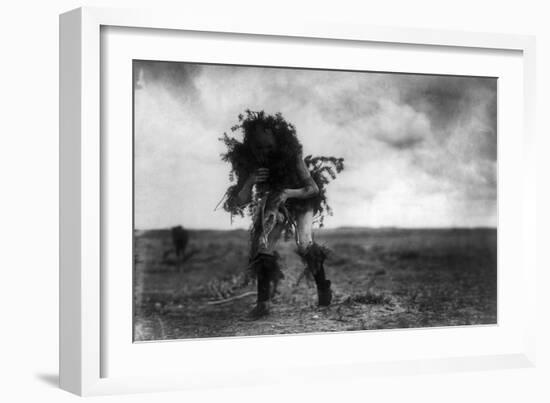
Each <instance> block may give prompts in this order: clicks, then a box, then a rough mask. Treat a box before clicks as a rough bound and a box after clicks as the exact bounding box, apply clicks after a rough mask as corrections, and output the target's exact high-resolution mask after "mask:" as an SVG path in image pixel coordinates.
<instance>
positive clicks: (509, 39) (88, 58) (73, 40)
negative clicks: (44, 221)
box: [59, 8, 537, 395]
mask: <svg viewBox="0 0 550 403" xmlns="http://www.w3.org/2000/svg"><path fill="white" fill-rule="evenodd" d="M105 27H119V28H136V29H137V28H140V29H143V28H146V29H155V30H171V32H174V31H179V32H194V33H195V35H199V36H200V33H205V34H206V33H218V34H219V35H228V36H231V35H233V36H235V35H236V36H243V37H244V36H246V37H253V38H255V40H258V41H261V40H268V39H269V40H277V38H286V39H291V40H296V41H302V40H304V41H306V42H307V41H315V40H319V41H321V40H322V41H331V46H335V47H338V46H340V45H339V44H345V43H358V44H361V43H378V44H379V45H380V46H386V45H387V46H389V45H392V44H393V45H395V44H399V45H400V46H404V47H406V46H421V47H433V48H434V49H435V48H437V49H443V48H444V49H451V50H453V49H457V50H460V49H469V50H471V51H472V52H474V53H478V54H483V53H484V52H490V51H503V52H506V51H510V52H516V53H515V54H516V56H517V57H519V58H520V59H517V57H516V62H517V61H518V60H520V65H521V69H520V70H513V71H512V70H511V71H512V72H511V73H510V74H516V75H517V74H518V73H516V72H517V71H521V76H520V77H516V79H520V81H521V85H522V86H521V87H518V88H517V89H518V91H519V92H520V93H521V94H522V98H521V100H519V101H518V102H520V103H521V105H522V110H521V114H520V115H521V116H520V117H519V118H518V119H519V120H518V121H516V122H515V123H514V124H516V123H517V124H519V125H520V126H519V132H520V133H516V134H511V136H513V137H514V141H515V143H513V144H510V146H511V147H510V148H511V149H513V145H514V144H515V145H518V146H519V147H520V148H521V149H520V150H518V152H521V157H518V161H517V162H518V164H519V166H520V168H521V169H518V170H517V172H516V173H515V174H510V170H509V169H506V166H504V167H502V166H500V165H499V192H501V191H504V192H506V191H507V190H506V189H507V186H505V187H504V188H502V186H500V185H501V182H500V181H501V180H502V181H506V182H504V183H505V184H507V183H508V182H507V181H508V177H510V178H511V179H510V181H511V182H510V183H511V184H513V185H517V186H521V187H520V190H521V191H519V192H516V193H517V196H515V198H514V200H513V201H510V203H508V204H507V205H502V206H501V205H500V204H499V215H500V214H503V215H504V216H508V215H510V212H511V211H517V209H518V208H519V209H521V211H518V214H519V216H518V217H519V218H516V219H515V221H514V222H513V223H512V224H510V226H509V228H513V229H514V230H516V231H515V232H518V231H519V234H517V236H518V237H521V242H520V243H521V245H522V246H521V248H520V250H519V251H518V252H517V253H516V254H515V255H514V256H513V261H514V262H518V263H519V265H520V269H521V276H520V277H521V279H520V280H519V281H518V282H517V283H516V287H517V288H518V289H519V291H518V292H519V293H520V294H521V296H522V298H521V300H522V302H521V304H522V305H521V307H522V308H525V309H523V312H535V309H534V306H535V291H536V275H537V273H536V264H535V260H534V256H535V252H534V247H535V246H534V245H532V243H531V242H529V240H528V234H532V233H535V229H536V228H535V223H536V215H535V214H536V213H535V209H534V200H535V182H534V179H533V178H534V177H535V175H534V172H535V161H534V158H532V155H533V153H534V132H533V130H534V90H535V72H534V69H535V62H534V57H535V54H534V52H535V42H534V38H533V37H530V36H521V35H507V34H489V33H468V32H457V31H443V30H437V31H429V30H417V29H406V28H382V27H369V26H362V25H347V24H341V23H327V22H320V21H314V20H310V21H307V20H306V21H303V20H302V21H300V22H296V21H292V20H289V21H276V22H275V21H273V22H271V21H269V20H262V21H254V20H251V19H246V18H245V17H243V18H241V19H235V18H231V19H223V20H222V19H220V20H214V19H204V18H197V17H196V16H193V15H174V14H171V13H169V12H162V11H151V10H114V9H103V8H80V9H77V10H73V11H70V12H68V13H65V14H62V15H61V16H60V329H59V331H60V385H61V387H62V388H63V389H65V390H68V391H70V392H73V393H76V394H79V395H97V394H113V393H130V392H132V393H134V392H140V391H161V390H172V389H185V388H194V387H214V386H224V385H230V384H231V385H242V386H244V385H248V384H255V383H262V382H273V381H276V382H294V381H297V380H298V381H300V380H304V379H316V380H319V379H326V380H327V381H329V380H334V379H345V378H346V377H357V376H369V374H380V373H384V374H390V375H393V374H411V373H418V372H438V371H456V370H460V371H463V370H476V369H490V368H511V367H515V368H517V367H528V366H533V365H534V363H535V345H534V338H535V320H534V318H533V317H529V316H524V317H523V318H522V321H521V322H519V321H517V322H516V321H514V322H513V323H512V324H511V325H510V327H509V330H510V331H509V332H508V330H506V329H508V328H507V327H506V325H505V324H503V323H502V322H501V321H500V320H499V326H496V327H490V328H484V329H478V331H477V333H473V332H472V331H470V329H465V328H461V329H452V330H450V331H449V334H448V335H446V333H445V332H447V330H442V329H417V330H410V331H406V332H402V331H388V332H385V333H384V332H372V331H370V332H369V331H367V332H353V334H349V335H346V336H345V337H346V339H345V340H346V341H345V342H346V343H363V342H365V341H366V340H367V338H368V342H369V343H371V342H373V341H376V340H379V341H380V339H382V338H384V339H394V340H395V342H396V343H403V341H404V340H405V341H407V342H410V343H411V345H415V343H420V344H422V340H428V339H429V340H432V339H430V338H433V340H439V339H441V340H443V338H444V337H449V339H445V340H451V338H454V339H457V338H458V339H459V340H464V343H466V344H467V347H468V348H466V349H465V350H463V352H461V351H462V350H460V351H459V350H453V351H451V349H448V348H447V350H446V347H445V346H440V348H438V349H434V350H433V352H432V354H428V353H425V354H419V355H417V356H411V355H404V353H403V352H400V350H399V349H396V351H395V354H394V355H393V356H392V357H388V358H387V359H382V358H377V359H366V358H365V357H363V356H361V355H360V354H359V355H356V356H349V357H348V356H346V353H345V352H344V353H342V354H340V355H341V356H342V360H340V359H339V357H338V356H337V355H334V359H333V360H331V359H329V360H327V361H326V362H316V360H315V357H314V356H312V355H309V353H308V349H307V345H308V344H309V343H310V342H309V341H308V340H314V341H318V340H319V339H318V338H319V335H300V336H292V337H286V336H285V337H267V338H266V337H260V338H242V339H241V340H238V341H236V340H219V341H216V342H205V341H185V342H182V343H176V342H174V343H150V344H148V347H144V349H147V351H143V352H142V353H143V354H145V355H144V356H149V358H150V359H152V360H154V359H157V358H158V357H164V358H160V361H158V360H157V361H155V364H153V361H151V362H150V363H148V364H147V365H151V366H153V365H159V362H160V363H161V364H162V365H163V367H166V368H169V370H167V371H165V372H163V371H158V374H157V375H153V374H149V373H147V372H144V373H138V374H136V373H130V372H127V373H126V372H125V371H127V369H125V368H124V367H120V369H119V370H117V371H110V370H109V371H107V370H106V367H105V366H106V364H105V361H106V360H107V358H109V357H110V355H114V353H113V351H118V349H119V348H121V349H122V346H118V345H116V344H113V343H112V341H111V340H110V339H109V336H107V335H106V329H105V327H106V326H108V325H109V324H110V322H109V321H108V320H106V319H105V318H106V317H108V316H109V315H110V305H109V304H107V303H106V296H107V294H108V293H107V291H106V290H105V284H104V280H105V277H108V276H106V273H105V272H104V271H102V270H105V259H106V257H105V256H106V250H107V245H106V244H105V243H104V242H105V241H104V236H103V231H104V230H103V229H102V228H103V227H105V226H106V223H105V220H107V219H109V218H108V217H106V216H105V214H102V208H103V206H104V203H105V200H104V199H105V198H106V196H105V191H106V189H109V188H108V187H107V184H106V183H107V178H108V175H109V171H108V170H107V169H106V166H105V159H106V158H107V157H106V156H105V154H106V153H105V149H104V147H105V144H106V143H108V141H105V139H102V136H101V133H102V132H104V131H105V130H106V129H107V127H106V126H104V124H105V122H103V121H102V119H103V118H104V116H103V115H104V114H102V108H103V106H104V105H103V98H102V92H103V93H106V92H108V91H109V88H105V86H108V85H109V83H105V82H104V81H102V76H101V75H102V67H101V66H102V61H101V55H102V54H104V53H102V46H104V45H105V43H104V42H102V37H101V32H102V29H104V28H105ZM159 40H160V39H159ZM306 45H307V44H306ZM518 55H519V56H518ZM457 57H460V56H457ZM516 64H517V63H516ZM458 68H459V69H460V67H458ZM128 74H129V76H128V77H129V78H128V81H130V80H131V72H130V71H129V72H128ZM521 90H523V92H521ZM499 122H500V121H499ZM504 132H505V131H504ZM499 136H500V132H499ZM506 152H507V151H506ZM106 175H107V177H106ZM508 175H515V176H513V177H512V176H508ZM512 181H513V183H512ZM508 192H510V190H508ZM504 194H508V193H504ZM509 194H512V192H510V193H509ZM501 195H502V193H499V197H500V196H501ZM507 200H508V199H507ZM510 200H511V199H510ZM499 217H500V216H499ZM499 225H500V221H499ZM128 231H130V230H128ZM499 237H500V233H499ZM503 242H506V239H504V241H501V240H500V239H499V264H500V263H501V262H502V261H503V259H502V258H503V256H504V257H507V256H505V255H503V253H510V251H509V250H507V248H506V245H507V244H506V243H503ZM510 284H512V283H511V282H510V281H509V282H507V283H506V282H505V283H502V282H500V284H499V303H500V302H501V301H504V302H506V298H508V297H507V295H508V292H507V291H509V288H510ZM503 298H504V299H503ZM505 306H506V304H505ZM499 314H502V312H499ZM504 314H506V312H504ZM117 331H118V330H113V329H111V333H112V332H117ZM451 333H452V334H451ZM511 335H513V340H512V336H511ZM342 336H343V335H339V336H334V337H331V338H324V339H323V340H322V342H323V343H324V344H325V345H327V346H332V347H333V349H335V348H337V346H338V345H340V344H339V343H341V342H342V339H341V337H342ZM508 336H510V340H508V339H506V340H504V338H506V337H508ZM337 337H340V339H338V338H337ZM478 337H481V338H485V340H486V341H487V342H489V341H491V340H494V339H495V338H497V339H498V340H494V341H495V345H498V346H499V349H494V350H488V349H486V347H484V346H485V345H484V344H483V343H480V346H478V347H479V348H477V349H474V348H473V344H475V343H476V340H477V338H478ZM310 338H311V339H310ZM499 338H502V339H503V340H500V339H499ZM479 340H481V339H479ZM501 341H502V343H500V342H501ZM128 342H129V343H130V344H132V342H131V340H129V341H128ZM380 342H382V341H380ZM193 343H194V344H193ZM285 343H286V344H290V343H292V344H293V345H294V347H292V348H295V349H296V350H293V351H298V352H300V353H299V354H295V355H293V357H292V359H287V360H286V361H285V360H281V361H280V362H275V361H274V365H273V367H272V368H261V366H260V367H253V363H254V359H255V358H254V357H255V354H257V352H260V351H262V350H263V349H265V348H266V346H270V347H269V348H274V349H277V348H280V347H281V344H285ZM154 344H159V346H152V345H154ZM420 344H419V345H420ZM107 346H109V348H107ZM228 346H229V347H230V348H229V349H228V348H227V347H228ZM243 346H244V347H246V348H247V349H249V350H250V353H249V356H248V357H246V358H245V359H242V360H240V361H241V362H240V363H238V364H232V365H229V366H227V365H226V366H220V367H219V368H212V367H211V366H210V367H209V366H208V365H202V366H201V365H200V364H201V355H199V354H196V355H193V354H191V353H192V352H193V351H201V349H202V351H215V352H216V353H217V354H218V358H217V359H219V360H220V361H224V359H225V358H227V359H232V360H235V359H236V358H237V356H232V355H231V351H237V350H238V349H239V348H241V349H242V348H243ZM128 347H131V346H128ZM156 347H159V349H156ZM470 347H471V348H470ZM424 348H426V347H424ZM177 349H179V350H180V354H183V353H181V351H183V350H182V349H187V350H186V351H187V352H186V354H189V355H187V356H186V357H188V359H187V360H186V361H185V363H184V364H178V363H173V362H168V361H167V358H166V357H168V356H170V355H173V354H177V353H175V351H176V350H177ZM160 350H162V352H161V351H160ZM132 351H133V350H132V349H131V348H129V349H128V350H127V354H133V352H132ZM274 351H276V350H274ZM426 351H427V350H426ZM426 351H425V352H426ZM140 354H141V353H140ZM224 354H225V355H226V357H224ZM156 357H157V358H156ZM203 357H204V356H203ZM128 358H129V357H128V356H121V357H119V359H120V360H123V359H128ZM130 358H131V357H130ZM162 360H164V363H163V361H162ZM204 361H207V363H208V360H204ZM144 362H145V361H144ZM210 363H211V362H210ZM164 364H165V365H164ZM209 368H210V369H209ZM304 368H307V371H304ZM326 368H331V369H333V370H334V371H331V375H330V377H328V376H326V375H325V373H326V371H324V369H326ZM247 369H249V370H253V371H252V373H247V372H251V371H247ZM258 370H261V371H258ZM149 372H151V371H149ZM110 373H116V375H110Z"/></svg>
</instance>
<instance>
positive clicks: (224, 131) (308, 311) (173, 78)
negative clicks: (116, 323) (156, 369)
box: [132, 60, 498, 342]
mask: <svg viewBox="0 0 550 403" xmlns="http://www.w3.org/2000/svg"><path fill="white" fill-rule="evenodd" d="M132 74H133V82H134V85H133V103H134V104H133V119H134V121H133V154H134V160H133V164H134V169H133V175H134V183H133V194H134V202H133V217H134V228H133V251H134V264H133V282H134V284H133V306H134V318H133V324H134V329H133V333H134V341H136V342H137V341H154V340H170V339H189V338H210V337H233V336H257V335H275V334H294V333H310V332H315V333H322V332H334V331H338V332H342V331H359V330H362V331H364V330H371V329H396V328H424V327H435V326H464V325H488V324H496V323H497V315H496V314H497V221H498V220H497V79H496V78H493V77H470V76H444V75H422V74H406V73H389V72H367V71H337V70H315V69H297V68H286V67H262V66H237V65H213V64H198V63H187V62H172V61H150V60H134V61H133V72H132Z"/></svg>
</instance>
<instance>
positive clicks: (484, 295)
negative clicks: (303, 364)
mask: <svg viewBox="0 0 550 403" xmlns="http://www.w3.org/2000/svg"><path fill="white" fill-rule="evenodd" d="M315 239H316V241H317V242H318V243H320V244H322V245H325V246H327V247H328V248H329V249H330V250H331V253H330V255H329V258H328V259H327V262H326V265H325V266H326V271H327V278H329V279H330V280H331V281H332V284H333V285H332V289H333V292H334V298H333V303H332V305H331V306H330V307H325V308H319V307H317V305H316V303H317V296H316V289H315V285H314V284H313V283H312V282H311V281H310V280H309V279H308V278H307V277H304V276H303V275H302V273H303V264H302V262H301V261H300V259H299V257H298V256H297V255H296V253H295V244H294V242H293V241H292V240H290V241H287V242H281V244H280V247H279V250H280V253H281V257H282V264H283V272H284V275H285V278H284V279H283V280H282V282H281V283H280V285H279V293H278V295H276V297H275V298H274V301H273V303H272V307H271V314H270V315H269V316H267V317H265V318H262V319H260V320H257V321H250V320H248V318H247V315H246V314H247V313H248V311H249V310H250V309H251V308H252V307H253V306H254V302H255V294H254V291H255V284H254V283H250V282H249V283H248V284H246V281H245V276H244V273H245V272H246V270H245V269H246V267H247V265H248V261H247V257H248V255H247V248H248V233H247V231H245V230H234V231H213V230H190V231H189V243H188V246H187V249H186V251H185V256H184V258H183V259H180V260H179V261H178V259H177V258H176V255H175V251H174V247H173V245H172V239H171V234H170V230H169V229H166V230H151V231H135V234H134V254H135V256H134V259H135V262H134V263H135V264H134V275H133V279H134V301H133V303H134V340H135V341H148V340H167V339H186V338H205V337H229V336H249V335H273V334H288V333H308V332H332V331H357V330H370V329H395V328H419V327H433V326H459V325H480V324H495V323H496V321H497V317H496V313H497V232H496V229H391V228H390V229H362V228H339V229H319V230H317V231H316V233H315ZM182 260H183V262H182Z"/></svg>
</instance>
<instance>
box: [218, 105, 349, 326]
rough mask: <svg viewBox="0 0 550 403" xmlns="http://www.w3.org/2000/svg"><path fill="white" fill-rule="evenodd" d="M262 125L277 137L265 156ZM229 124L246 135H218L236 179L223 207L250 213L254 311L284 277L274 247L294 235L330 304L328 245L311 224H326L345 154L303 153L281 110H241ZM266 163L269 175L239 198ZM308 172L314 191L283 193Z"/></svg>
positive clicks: (259, 312) (322, 301) (322, 300)
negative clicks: (258, 141) (329, 189)
mask: <svg viewBox="0 0 550 403" xmlns="http://www.w3.org/2000/svg"><path fill="white" fill-rule="evenodd" d="M259 127H260V128H261V129H260V130H262V133H263V132H267V131H268V132H269V135H270V136H271V137H272V138H273V139H274V142H275V145H274V148H273V150H272V151H271V152H270V153H269V155H268V156H267V157H264V156H263V154H259V153H258V152H255V149H254V141H255V136H256V135H257V133H258V128H259ZM231 130H232V132H235V131H241V132H242V134H243V140H242V141H239V140H237V139H236V138H234V137H231V136H229V135H228V134H227V133H224V136H223V137H222V138H221V139H220V140H221V141H223V143H224V144H225V146H226V147H227V151H226V152H225V153H224V154H222V159H223V160H224V161H226V162H229V163H230V164H231V172H230V175H229V179H230V181H231V182H233V184H232V185H231V186H229V188H228V189H227V191H226V194H225V198H224V200H223V208H224V209H225V210H226V211H227V212H229V213H230V214H231V216H233V215H240V216H244V215H245V214H246V215H249V216H250V217H251V218H252V225H251V227H250V254H249V266H248V267H249V269H250V274H251V275H252V276H254V277H255V278H256V279H257V284H258V303H257V306H256V308H255V309H254V310H253V311H252V316H255V317H260V316H263V315H265V314H267V312H268V307H267V302H268V301H269V300H270V299H271V297H272V295H273V294H274V292H275V290H276V286H277V283H278V282H279V281H280V279H282V278H283V273H282V271H281V269H280V265H279V262H278V260H279V255H278V253H277V252H276V251H275V250H274V249H275V246H276V243H277V241H278V240H279V239H280V238H281V237H284V238H285V239H289V238H290V237H295V239H296V244H297V246H298V248H297V253H298V255H299V256H300V257H301V259H302V261H303V262H304V265H305V271H306V274H307V275H309V276H311V277H313V278H314V280H315V283H316V285H317V291H318V303H319V305H321V306H327V305H330V302H331V299H332V292H331V289H330V285H331V283H330V281H329V280H327V279H326V278H325V269H324V261H325V259H326V257H327V252H328V250H327V249H326V248H325V247H323V246H321V245H319V244H317V243H315V242H314V241H313V238H312V235H311V226H312V224H313V222H314V221H318V222H319V225H320V226H323V221H324V218H325V216H326V215H327V214H328V215H331V214H332V211H331V208H330V206H329V205H328V203H327V198H326V185H327V184H328V183H329V182H330V181H331V180H332V179H335V178H336V175H337V174H338V173H339V172H341V171H342V170H343V169H344V162H343V159H342V158H335V157H312V156H311V155H308V156H307V157H305V158H302V145H301V144H300V142H299V141H298V138H297V136H296V130H295V128H294V126H293V125H292V124H290V123H288V122H287V121H286V120H285V119H284V118H283V117H282V115H281V114H280V113H277V114H275V115H267V114H265V113H264V112H263V111H261V112H251V111H249V110H247V111H246V114H245V115H239V123H238V124H237V125H235V126H233V127H232V128H231ZM300 167H303V168H302V169H301V168H300ZM262 168H263V169H267V170H268V171H269V177H268V179H267V180H266V181H265V182H262V183H256V184H255V185H254V187H253V188H252V189H251V190H252V195H251V197H250V198H249V199H247V200H246V202H245V203H241V202H240V199H241V197H240V196H239V193H240V192H241V190H242V189H243V187H244V186H246V185H245V183H246V181H247V180H248V178H249V177H250V175H251V174H252V173H253V172H255V171H257V170H258V169H262ZM304 171H305V174H304ZM304 175H305V176H307V178H306V180H307V181H309V182H311V181H313V182H314V185H313V186H315V185H316V186H315V191H314V192H310V193H307V192H306V194H307V195H306V196H303V194H302V196H303V197H293V198H288V199H286V198H282V199H281V197H280V196H281V194H282V193H284V192H285V189H286V190H288V189H295V188H303V186H304ZM303 189H305V188H303Z"/></svg>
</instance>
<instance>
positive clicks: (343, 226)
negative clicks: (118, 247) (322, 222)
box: [133, 225, 498, 231]
mask: <svg viewBox="0 0 550 403" xmlns="http://www.w3.org/2000/svg"><path fill="white" fill-rule="evenodd" d="M177 226H178V225H174V226H171V227H157V228H147V229H145V228H134V229H133V230H134V231H169V230H171V229H172V228H174V227H177ZM181 227H183V228H184V229H186V230H188V231H248V230H249V228H240V227H239V228H230V229H227V228H197V227H186V226H184V225H181ZM345 229H364V230H388V229H390V230H444V229H446V230H449V229H467V230H473V229H498V226H490V225H476V226H457V225H453V226H447V227H444V226H441V227H400V226H395V225H388V226H360V225H358V226H354V225H342V226H338V227H330V228H326V227H322V228H314V231H318V230H345Z"/></svg>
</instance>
